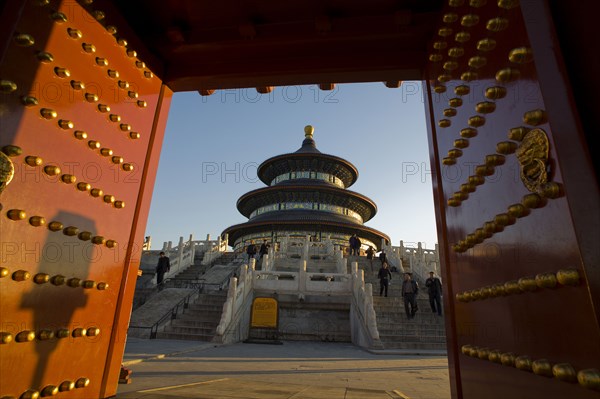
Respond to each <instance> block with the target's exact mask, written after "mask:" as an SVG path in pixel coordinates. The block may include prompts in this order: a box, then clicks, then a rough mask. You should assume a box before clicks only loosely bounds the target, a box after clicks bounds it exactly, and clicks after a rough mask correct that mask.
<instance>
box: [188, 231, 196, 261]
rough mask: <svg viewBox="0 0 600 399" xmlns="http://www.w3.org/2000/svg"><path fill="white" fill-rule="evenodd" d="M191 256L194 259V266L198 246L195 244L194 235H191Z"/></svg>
mask: <svg viewBox="0 0 600 399" xmlns="http://www.w3.org/2000/svg"><path fill="white" fill-rule="evenodd" d="M189 243H190V251H191V253H190V255H191V257H192V264H194V256H196V244H195V243H194V235H193V234H190V241H189Z"/></svg>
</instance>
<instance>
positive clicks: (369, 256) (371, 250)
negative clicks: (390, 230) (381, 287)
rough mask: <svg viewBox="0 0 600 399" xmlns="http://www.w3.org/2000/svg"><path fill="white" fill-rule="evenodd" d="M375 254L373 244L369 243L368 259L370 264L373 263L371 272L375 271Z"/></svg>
mask: <svg viewBox="0 0 600 399" xmlns="http://www.w3.org/2000/svg"><path fill="white" fill-rule="evenodd" d="M374 255H375V250H374V249H373V247H372V246H371V245H369V249H367V259H368V260H369V264H370V265H371V273H373V271H374V270H373V256H374Z"/></svg>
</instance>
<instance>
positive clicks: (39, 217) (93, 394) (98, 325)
mask: <svg viewBox="0 0 600 399" xmlns="http://www.w3.org/2000/svg"><path fill="white" fill-rule="evenodd" d="M46 3H50V2H43V1H29V2H19V1H15V2H4V4H3V9H2V15H1V18H2V29H3V33H5V34H6V35H5V37H3V40H2V45H3V47H2V63H1V66H0V78H1V79H2V94H1V96H0V100H1V102H0V108H1V111H0V118H1V119H0V124H1V125H0V128H1V136H0V147H2V151H3V154H4V155H2V159H1V161H2V164H1V165H2V168H3V170H4V171H5V172H7V171H10V170H11V168H12V169H13V170H14V177H13V178H12V181H11V182H10V183H9V184H8V185H6V186H5V187H4V190H3V191H2V193H1V194H0V212H1V215H0V240H1V242H0V262H1V263H0V300H1V302H0V335H1V343H0V397H9V398H10V397H35V396H36V392H37V393H41V395H42V396H49V395H53V394H56V393H57V392H58V393H60V396H61V397H65V398H105V397H109V396H113V395H114V394H115V393H116V388H117V380H118V377H119V369H120V362H121V359H122V354H123V350H124V345H125V339H126V332H127V326H128V322H129V316H130V312H131V302H132V297H133V291H134V288H135V282H136V276H137V269H138V265H139V255H140V252H141V243H142V242H143V234H144V230H145V223H146V218H147V213H148V210H149V204H150V195H151V193H152V186H153V182H154V177H155V173H156V168H157V165H158V150H159V149H160V145H161V142H162V135H163V131H164V127H165V123H166V114H167V110H168V107H169V102H170V96H171V92H170V91H169V90H168V89H166V88H165V87H164V86H163V85H162V83H161V81H160V80H159V79H158V78H157V77H156V76H153V74H152V73H151V71H150V70H149V69H148V68H147V67H146V66H145V65H144V64H143V63H142V61H141V60H140V59H139V58H138V57H137V54H136V52H135V51H134V50H135V49H134V48H132V47H131V44H128V43H127V42H126V39H125V38H127V39H129V40H130V41H132V40H135V38H134V37H133V36H131V35H130V34H128V32H127V31H126V30H127V27H126V26H125V25H124V24H122V23H119V22H120V21H118V20H117V21H115V19H113V20H111V18H110V16H109V14H108V13H100V12H99V10H97V11H94V10H92V9H91V8H88V9H87V10H86V9H84V8H82V7H81V6H80V5H79V4H78V3H76V2H62V3H60V4H59V3H58V2H52V3H51V4H46ZM90 3H91V2H90ZM89 7H91V6H89ZM90 12H91V14H90ZM111 24H115V25H117V28H114V27H110V25H111ZM115 29H120V31H119V32H117V33H115ZM121 35H122V36H121ZM21 395H24V396H21Z"/></svg>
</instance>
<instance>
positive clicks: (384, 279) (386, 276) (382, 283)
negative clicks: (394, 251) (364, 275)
mask: <svg viewBox="0 0 600 399" xmlns="http://www.w3.org/2000/svg"><path fill="white" fill-rule="evenodd" d="M377 277H379V296H381V295H382V294H383V293H384V291H385V296H388V286H389V285H390V280H391V279H392V273H390V269H389V268H388V264H387V263H384V264H383V265H381V269H379V274H378V275H377Z"/></svg>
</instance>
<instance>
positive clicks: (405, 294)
mask: <svg viewBox="0 0 600 399" xmlns="http://www.w3.org/2000/svg"><path fill="white" fill-rule="evenodd" d="M418 294H419V285H418V284H417V282H416V281H414V280H413V279H412V276H411V274H410V273H404V281H403V282H402V298H403V299H404V311H405V312H406V317H407V318H408V319H412V318H414V317H415V313H417V310H419V308H418V306H417V295H418ZM409 305H410V306H409Z"/></svg>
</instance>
